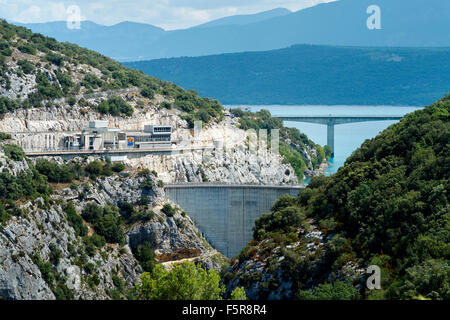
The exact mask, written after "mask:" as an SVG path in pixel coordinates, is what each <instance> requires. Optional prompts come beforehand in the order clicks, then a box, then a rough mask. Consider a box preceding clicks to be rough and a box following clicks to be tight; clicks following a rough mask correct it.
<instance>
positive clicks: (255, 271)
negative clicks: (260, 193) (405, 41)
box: [225, 96, 450, 299]
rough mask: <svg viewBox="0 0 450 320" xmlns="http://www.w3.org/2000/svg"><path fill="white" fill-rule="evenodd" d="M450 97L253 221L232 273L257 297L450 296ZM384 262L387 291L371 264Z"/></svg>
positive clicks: (367, 144) (231, 283)
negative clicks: (370, 282) (370, 273)
mask: <svg viewBox="0 0 450 320" xmlns="http://www.w3.org/2000/svg"><path fill="white" fill-rule="evenodd" d="M449 155H450V96H446V97H445V98H443V99H442V100H439V101H438V102H436V103H434V104H433V105H431V106H428V107H426V108H425V109H423V110H420V111H416V112H414V113H411V114H409V115H407V116H405V118H404V119H402V120H401V121H400V123H398V124H395V125H392V126H391V127H389V128H388V129H386V130H385V131H383V132H382V133H380V134H379V135H378V136H377V137H375V138H373V139H370V140H367V141H366V142H364V143H363V144H362V146H361V147H360V148H359V149H357V150H356V151H355V152H354V153H353V154H352V155H351V156H350V157H349V158H348V159H347V161H346V163H345V166H344V167H342V168H340V169H339V171H338V172H337V173H336V174H335V175H333V176H332V177H320V178H313V179H312V180H311V183H310V185H309V186H308V187H307V188H306V189H305V190H304V191H302V192H301V193H300V195H299V196H298V197H297V198H293V197H283V198H281V199H280V200H279V201H278V202H277V203H276V204H275V205H274V206H273V209H272V212H270V213H267V214H265V215H264V216H262V217H261V218H260V219H259V220H257V221H256V224H255V229H254V240H253V241H252V242H250V243H249V245H248V246H247V247H246V248H245V249H244V250H243V251H242V252H241V254H240V255H239V256H238V257H237V260H236V261H235V264H234V266H233V267H231V269H230V270H228V273H227V274H225V279H226V280H227V281H228V286H229V288H232V287H234V286H236V285H237V284H239V285H243V286H245V288H246V291H247V294H248V295H249V296H250V297H252V298H267V297H269V298H280V297H281V298H292V299H294V298H298V299H358V298H367V299H450V265H449V259H450V244H449V243H450V201H449V200H450V199H449V198H450V195H449V193H448V190H450V182H449V178H450V157H449ZM370 265H377V266H379V267H380V268H381V271H382V274H381V290H368V289H367V288H366V283H365V282H366V279H367V274H366V272H365V270H366V268H367V267H368V266H370Z"/></svg>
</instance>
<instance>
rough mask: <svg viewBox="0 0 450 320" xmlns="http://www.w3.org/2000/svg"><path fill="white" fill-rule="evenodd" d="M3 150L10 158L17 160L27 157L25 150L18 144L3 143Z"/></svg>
mask: <svg viewBox="0 0 450 320" xmlns="http://www.w3.org/2000/svg"><path fill="white" fill-rule="evenodd" d="M3 150H4V151H5V154H6V156H7V157H8V158H11V159H13V160H15V161H21V160H23V159H24V158H25V152H23V150H22V148H21V147H19V146H18V145H16V144H5V145H3Z"/></svg>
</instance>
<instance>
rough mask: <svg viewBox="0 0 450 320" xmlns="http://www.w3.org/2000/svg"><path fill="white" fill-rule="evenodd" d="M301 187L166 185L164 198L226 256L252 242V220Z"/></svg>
mask: <svg viewBox="0 0 450 320" xmlns="http://www.w3.org/2000/svg"><path fill="white" fill-rule="evenodd" d="M303 188H304V186H284V185H283V186H270V185H209V184H196V185H194V184H185V185H166V186H165V192H166V197H167V198H168V199H170V200H171V201H172V202H174V203H175V204H177V205H178V206H180V207H181V208H182V209H183V210H184V211H186V213H187V214H188V215H189V216H190V217H191V218H192V219H193V220H194V222H195V224H196V225H197V227H198V229H199V230H200V231H201V232H202V233H203V235H204V237H205V238H206V239H207V240H208V241H209V243H210V244H211V245H212V246H213V247H214V248H216V249H217V250H218V251H220V252H221V253H223V254H224V255H225V256H227V257H234V256H236V255H237V254H238V253H239V252H240V251H241V250H242V249H243V248H244V247H245V246H246V245H247V243H248V242H249V241H250V240H252V238H253V237H252V236H253V231H252V229H253V227H254V223H255V220H256V219H257V218H259V217H260V216H261V215H262V214H263V213H266V212H270V209H271V208H272V206H273V204H274V203H275V202H276V200H277V199H278V198H280V197H281V196H282V195H284V194H289V195H292V196H297V195H298V193H299V192H300V190H301V189H303Z"/></svg>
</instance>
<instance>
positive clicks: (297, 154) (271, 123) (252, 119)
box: [231, 109, 331, 179]
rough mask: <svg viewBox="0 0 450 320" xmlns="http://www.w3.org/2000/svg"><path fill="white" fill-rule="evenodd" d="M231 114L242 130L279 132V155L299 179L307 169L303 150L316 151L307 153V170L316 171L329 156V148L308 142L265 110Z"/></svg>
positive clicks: (305, 137)
mask: <svg viewBox="0 0 450 320" xmlns="http://www.w3.org/2000/svg"><path fill="white" fill-rule="evenodd" d="M231 113H232V114H233V115H235V116H236V117H239V127H240V128H241V129H243V130H249V129H254V130H256V132H258V130H259V129H266V130H267V132H268V134H270V132H271V130H272V129H278V130H280V154H281V155H282V156H283V158H284V161H285V162H286V163H290V164H291V165H292V167H293V168H294V170H295V173H296V175H297V177H298V178H299V179H302V178H303V177H304V173H305V169H307V168H308V167H309V161H308V160H307V159H306V157H305V155H304V152H305V151H304V150H306V152H308V151H309V149H310V148H315V149H316V150H317V152H316V153H311V152H309V157H310V159H311V164H312V168H309V169H317V168H318V167H319V165H320V164H321V163H322V162H323V161H324V160H325V159H328V158H329V157H330V156H331V149H330V147H328V146H325V147H324V148H322V147H321V146H320V145H317V144H315V143H314V142H312V141H311V140H309V139H308V137H307V136H306V135H305V134H303V133H300V131H298V129H296V128H287V127H285V126H283V121H282V120H280V119H277V118H273V117H272V116H271V115H270V112H269V111H267V110H261V111H258V112H256V113H252V112H249V111H243V110H242V109H231ZM269 140H270V139H269ZM268 143H270V141H268Z"/></svg>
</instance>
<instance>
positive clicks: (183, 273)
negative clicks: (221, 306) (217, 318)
mask: <svg viewBox="0 0 450 320" xmlns="http://www.w3.org/2000/svg"><path fill="white" fill-rule="evenodd" d="M136 289H137V296H138V299H140V300H220V299H221V296H222V294H223V293H224V292H225V287H224V285H222V284H220V277H219V274H218V273H217V271H215V270H209V271H206V270H205V269H203V268H202V267H200V266H198V265H195V264H193V263H191V262H184V263H182V264H180V265H175V266H174V267H173V268H172V270H170V271H168V270H166V269H165V268H164V267H163V266H162V265H160V264H158V265H156V266H155V267H154V268H153V271H152V272H151V273H148V272H145V273H143V274H142V276H141V283H139V284H137V286H136Z"/></svg>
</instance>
